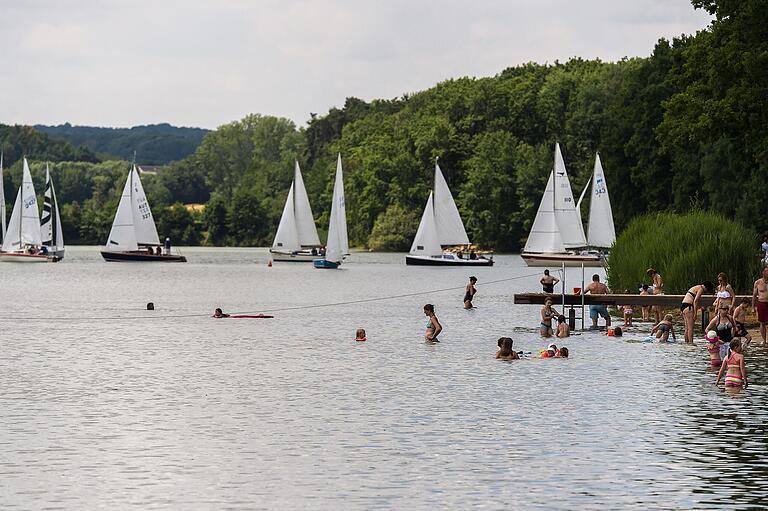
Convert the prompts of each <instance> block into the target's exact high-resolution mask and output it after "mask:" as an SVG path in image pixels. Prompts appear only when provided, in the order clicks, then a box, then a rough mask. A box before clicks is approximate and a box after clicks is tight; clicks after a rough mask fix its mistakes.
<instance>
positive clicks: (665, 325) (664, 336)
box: [651, 314, 675, 342]
mask: <svg viewBox="0 0 768 511" xmlns="http://www.w3.org/2000/svg"><path fill="white" fill-rule="evenodd" d="M672 319H673V318H672V314H667V315H666V316H664V319H662V320H661V321H659V323H658V324H656V325H654V327H653V329H651V335H655V336H656V338H657V339H658V340H659V341H661V342H667V340H668V339H669V336H670V334H671V335H672V339H674V338H675V326H674V323H673V322H672Z"/></svg>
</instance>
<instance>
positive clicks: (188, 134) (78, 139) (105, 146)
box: [35, 123, 208, 165]
mask: <svg viewBox="0 0 768 511" xmlns="http://www.w3.org/2000/svg"><path fill="white" fill-rule="evenodd" d="M35 129H37V130H39V131H41V132H43V133H46V134H47V135H49V136H50V137H51V138H54V139H58V140H64V141H66V142H69V143H70V144H71V145H73V146H75V147H79V146H85V147H87V148H88V149H90V150H91V151H93V152H94V153H96V154H100V155H112V156H117V157H119V158H123V159H126V160H130V159H131V158H133V152H134V151H136V156H137V160H138V161H139V162H141V163H146V164H155V165H163V164H166V163H169V162H172V161H177V160H181V159H183V158H185V157H187V156H189V155H190V154H192V153H193V152H195V149H197V147H198V146H199V145H200V142H201V141H202V140H203V137H204V136H205V134H206V133H208V130H206V129H202V128H177V127H176V126H171V125H170V124H150V125H148V126H134V127H133V128H97V127H92V126H72V125H71V124H69V123H66V124H61V125H59V126H42V125H36V126H35Z"/></svg>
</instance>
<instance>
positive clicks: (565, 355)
mask: <svg viewBox="0 0 768 511" xmlns="http://www.w3.org/2000/svg"><path fill="white" fill-rule="evenodd" d="M560 358H568V348H566V347H565V346H563V347H562V348H560Z"/></svg>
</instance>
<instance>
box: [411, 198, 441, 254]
mask: <svg viewBox="0 0 768 511" xmlns="http://www.w3.org/2000/svg"><path fill="white" fill-rule="evenodd" d="M410 253H411V255H423V256H439V255H441V254H442V253H443V249H442V247H440V241H439V240H438V238H437V226H436V225H435V209H434V205H433V197H432V192H429V199H427V205H426V206H425V207H424V213H423V214H422V215H421V222H420V223H419V229H418V230H417V231H416V237H415V238H413V245H411V252H410Z"/></svg>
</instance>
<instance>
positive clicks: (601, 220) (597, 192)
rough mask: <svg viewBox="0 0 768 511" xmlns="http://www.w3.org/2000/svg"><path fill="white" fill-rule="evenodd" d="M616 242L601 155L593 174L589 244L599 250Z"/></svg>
mask: <svg viewBox="0 0 768 511" xmlns="http://www.w3.org/2000/svg"><path fill="white" fill-rule="evenodd" d="M615 241H616V227H615V226H614V225H613V210H612V209H611V198H610V197H609V195H608V184H607V182H606V180H605V172H603V165H602V163H601V162H600V155H599V154H597V155H596V156H595V170H594V172H593V173H592V198H591V200H590V202H589V224H587V244H588V245H589V246H590V247H593V248H598V249H609V248H611V246H612V245H613V243H614V242H615Z"/></svg>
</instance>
